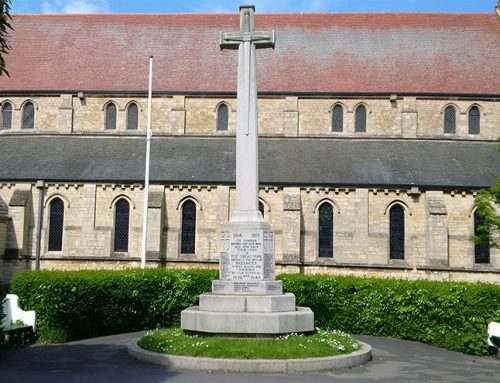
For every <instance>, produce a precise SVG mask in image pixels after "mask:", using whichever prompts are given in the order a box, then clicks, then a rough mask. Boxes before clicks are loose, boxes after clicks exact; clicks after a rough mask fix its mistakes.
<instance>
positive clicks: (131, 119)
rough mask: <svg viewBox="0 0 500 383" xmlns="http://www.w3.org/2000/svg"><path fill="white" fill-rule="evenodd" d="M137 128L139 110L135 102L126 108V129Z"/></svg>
mask: <svg viewBox="0 0 500 383" xmlns="http://www.w3.org/2000/svg"><path fill="white" fill-rule="evenodd" d="M138 127H139V108H138V107H137V104H136V103H135V102H133V103H131V104H130V105H129V106H128V108H127V129H128V130H137V128H138Z"/></svg>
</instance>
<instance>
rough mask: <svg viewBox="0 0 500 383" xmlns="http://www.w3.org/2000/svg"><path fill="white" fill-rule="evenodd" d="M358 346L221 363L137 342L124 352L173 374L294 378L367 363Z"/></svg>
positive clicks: (366, 348)
mask: <svg viewBox="0 0 500 383" xmlns="http://www.w3.org/2000/svg"><path fill="white" fill-rule="evenodd" d="M358 343H359V344H360V345H361V348H360V349H359V350H357V351H354V352H352V353H350V354H344V355H336V356H327V357H323V358H304V359H222V358H206V357H196V356H179V355H167V354H160V353H157V352H151V351H147V350H144V349H142V348H140V347H139V346H138V345H137V341H134V342H132V343H130V344H129V345H128V346H127V349H128V354H129V355H130V356H131V357H132V358H135V359H139V360H142V361H143V362H148V363H153V364H159V365H163V366H166V367H169V368H172V369H176V370H198V371H224V372H258V373H283V374H294V373H301V372H317V371H329V370H335V369H338V368H345V367H354V366H359V365H361V364H364V363H366V362H368V361H370V360H371V358H372V348H371V346H370V345H369V344H366V343H363V342H359V341H358Z"/></svg>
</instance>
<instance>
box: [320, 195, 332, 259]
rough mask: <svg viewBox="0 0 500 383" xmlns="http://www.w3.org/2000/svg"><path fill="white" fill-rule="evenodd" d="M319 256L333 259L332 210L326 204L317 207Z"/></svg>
mask: <svg viewBox="0 0 500 383" xmlns="http://www.w3.org/2000/svg"><path fill="white" fill-rule="evenodd" d="M319 256H320V257H325V258H333V208H332V206H331V205H330V204H329V203H327V202H324V203H323V204H321V206H320V207H319Z"/></svg>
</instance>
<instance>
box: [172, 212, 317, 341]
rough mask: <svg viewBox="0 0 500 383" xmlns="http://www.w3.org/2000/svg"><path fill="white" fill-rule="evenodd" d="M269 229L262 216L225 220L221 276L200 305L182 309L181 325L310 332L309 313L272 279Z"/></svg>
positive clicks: (237, 331) (239, 331)
mask: <svg viewBox="0 0 500 383" xmlns="http://www.w3.org/2000/svg"><path fill="white" fill-rule="evenodd" d="M274 268H275V266H274V232H273V231H272V230H271V228H270V226H269V225H268V224H267V223H266V222H264V221H257V222H256V221H254V222H229V223H228V224H227V225H225V226H224V227H223V229H222V232H221V246H220V271H219V276H220V279H219V280H216V281H213V282H212V293H205V294H202V295H200V304H199V306H193V307H190V308H188V309H186V310H184V311H182V312H181V327H182V329H184V330H186V331H190V332H194V333H203V334H219V335H236V336H238V335H240V336H259V335H261V336H262V335H264V336H265V335H267V336H272V335H278V334H288V333H294V332H297V333H301V332H310V331H314V314H313V312H312V311H311V309H309V308H308V307H296V306H295V295H293V294H290V293H288V294H283V287H282V282H281V281H276V280H275V279H274Z"/></svg>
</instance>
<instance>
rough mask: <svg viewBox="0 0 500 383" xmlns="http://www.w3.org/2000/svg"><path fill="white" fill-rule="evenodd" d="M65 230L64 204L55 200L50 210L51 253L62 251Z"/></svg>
mask: <svg viewBox="0 0 500 383" xmlns="http://www.w3.org/2000/svg"><path fill="white" fill-rule="evenodd" d="M63 229H64V203H63V201H62V199H61V198H54V199H53V200H52V202H51V203H50V209H49V246H48V250H49V251H61V250H62V240H63Z"/></svg>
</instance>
